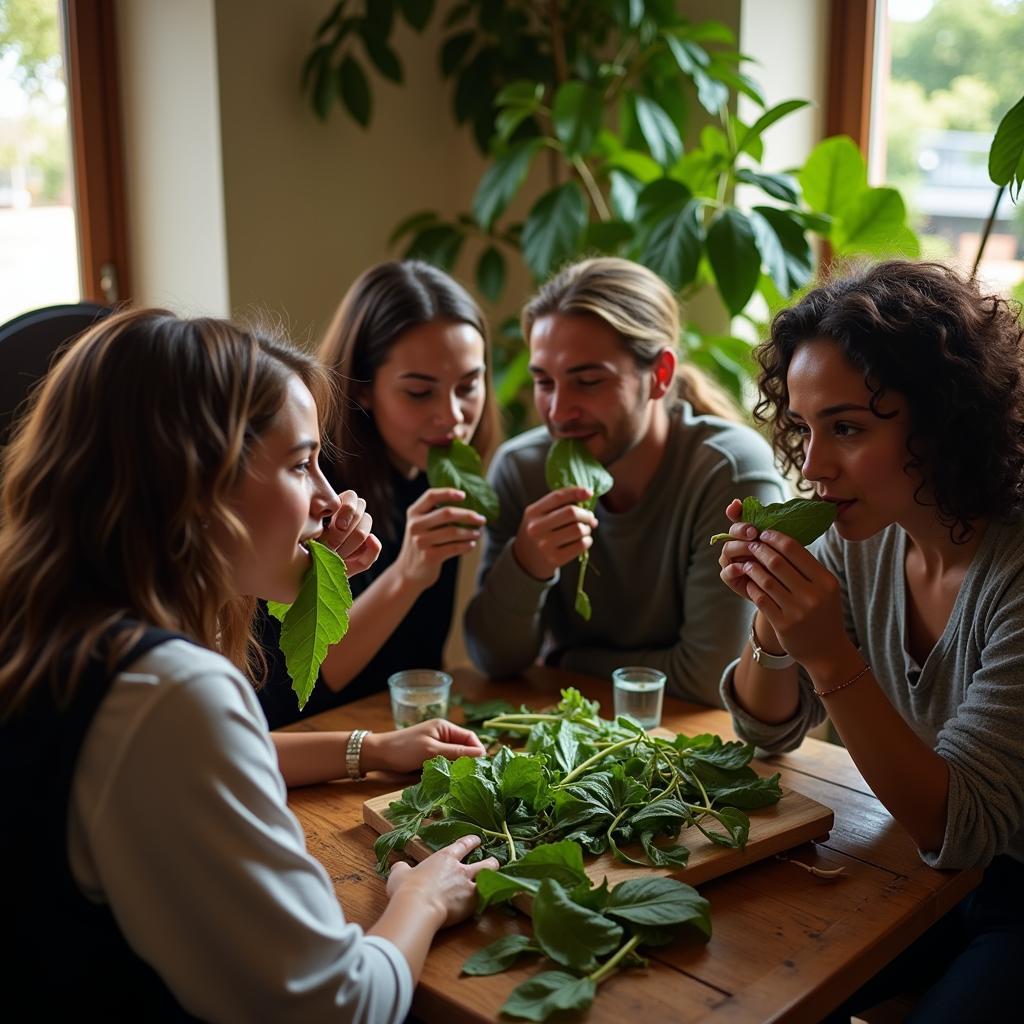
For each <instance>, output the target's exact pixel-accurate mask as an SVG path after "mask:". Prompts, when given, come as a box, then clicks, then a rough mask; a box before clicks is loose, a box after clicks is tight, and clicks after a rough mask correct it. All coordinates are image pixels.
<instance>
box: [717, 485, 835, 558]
mask: <svg viewBox="0 0 1024 1024" xmlns="http://www.w3.org/2000/svg"><path fill="white" fill-rule="evenodd" d="M835 519H836V506H835V504H834V503H833V502H831V501H821V500H819V499H816V498H793V499H791V500H790V501H782V502H773V503H772V504H770V505H762V504H761V502H760V501H758V500H757V498H755V497H753V496H751V497H748V498H744V499H743V522H744V523H750V524H751V526H755V527H757V529H758V530H759V531H761V530H777V531H778V532H779V533H784V534H785V535H786V536H787V537H792V538H793V539H794V540H795V541H798V542H799V543H800V544H803V545H804V547H806V546H807V545H808V544H810V543H811V542H812V541H815V540H817V539H818V538H819V537H820V536H821V535H822V534H823V533H824V532H825V531H826V530H827V529H828V528H829V527H830V526H831V525H832V524H833V523H834V522H835ZM728 539H729V535H728V534H727V533H718V534H715V536H714V537H712V538H711V543H712V544H715V543H717V542H718V541H719V540H728Z"/></svg>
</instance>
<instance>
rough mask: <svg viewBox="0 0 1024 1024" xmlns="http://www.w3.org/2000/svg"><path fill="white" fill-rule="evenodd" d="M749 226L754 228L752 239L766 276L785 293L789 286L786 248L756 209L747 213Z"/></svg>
mask: <svg viewBox="0 0 1024 1024" xmlns="http://www.w3.org/2000/svg"><path fill="white" fill-rule="evenodd" d="M747 218H748V220H749V221H750V226H751V227H752V228H753V229H754V239H755V241H756V242H757V248H758V251H759V252H760V253H761V264H762V266H763V267H764V269H765V270H766V271H767V273H768V276H769V277H770V278H771V279H772V280H773V281H774V282H775V286H776V288H778V289H779V291H780V292H782V294H783V295H787V294H788V293H789V291H790V287H789V262H788V260H787V257H786V250H785V249H783V248H782V242H780V241H779V236H778V235H777V234H776V233H775V229H774V228H773V227H772V226H771V224H770V223H769V222H768V220H767V219H766V218H765V217H763V216H762V215H761V214H760V213H757V212H756V211H753V210H752V211H751V212H750V213H749V214H747Z"/></svg>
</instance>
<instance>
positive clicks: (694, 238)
mask: <svg viewBox="0 0 1024 1024" xmlns="http://www.w3.org/2000/svg"><path fill="white" fill-rule="evenodd" d="M680 187H681V188H682V187H683V186H680ZM700 210H701V200H699V199H690V200H689V201H688V202H686V203H684V204H683V205H682V206H681V207H678V208H674V209H670V210H669V211H668V212H667V214H666V215H665V216H663V217H662V219H661V220H660V221H658V222H657V223H656V224H655V225H654V227H653V228H651V230H650V232H649V234H648V235H647V240H646V242H645V244H644V248H643V250H642V251H641V253H640V262H641V263H642V264H644V266H646V267H650V269H651V270H653V271H654V272H655V273H656V274H657V275H658V276H659V277H661V278H662V279H663V280H665V281H666V282H667V283H668V284H669V285H670V286H671V287H672V288H673V289H675V290H676V291H678V290H679V289H681V288H685V287H686V286H687V285H688V284H690V283H691V282H692V281H693V280H694V279H695V278H696V276H697V268H698V266H699V264H700V254H701V249H702V247H703V243H704V227H703V224H702V223H701V219H700Z"/></svg>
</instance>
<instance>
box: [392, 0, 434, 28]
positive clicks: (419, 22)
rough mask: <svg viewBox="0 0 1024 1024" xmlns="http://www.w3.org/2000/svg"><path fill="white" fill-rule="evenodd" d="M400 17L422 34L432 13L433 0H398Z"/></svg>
mask: <svg viewBox="0 0 1024 1024" xmlns="http://www.w3.org/2000/svg"><path fill="white" fill-rule="evenodd" d="M398 6H399V8H400V9H401V11H402V16H403V17H404V18H405V20H406V21H407V22H408V23H409V24H410V25H411V26H412V27H413V28H414V29H416V31H417V32H422V31H423V30H424V29H425V28H426V27H427V23H428V22H429V21H430V17H431V15H432V14H433V13H434V0H398Z"/></svg>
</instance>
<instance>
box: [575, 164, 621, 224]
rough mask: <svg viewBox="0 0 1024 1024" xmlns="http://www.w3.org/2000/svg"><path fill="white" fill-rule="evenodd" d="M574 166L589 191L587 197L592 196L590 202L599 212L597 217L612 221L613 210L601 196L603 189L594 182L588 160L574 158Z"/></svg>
mask: <svg viewBox="0 0 1024 1024" xmlns="http://www.w3.org/2000/svg"><path fill="white" fill-rule="evenodd" d="M572 165H573V167H575V168H576V171H577V173H578V174H579V176H580V179H581V180H582V182H583V186H584V188H586V190H587V195H589V196H590V201H591V202H592V203H593V204H594V209H596V210H597V215H598V216H599V217H600V218H601V220H611V219H612V213H611V210H609V209H608V204H607V203H606V202H605V201H604V196H603V195H601V189H600V187H599V186H598V184H597V182H596V181H595V180H594V175H593V173H592V172H591V170H590V168H589V167H588V166H587V162H586V160H584V159H583V157H581V156H574V157H573V158H572Z"/></svg>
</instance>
